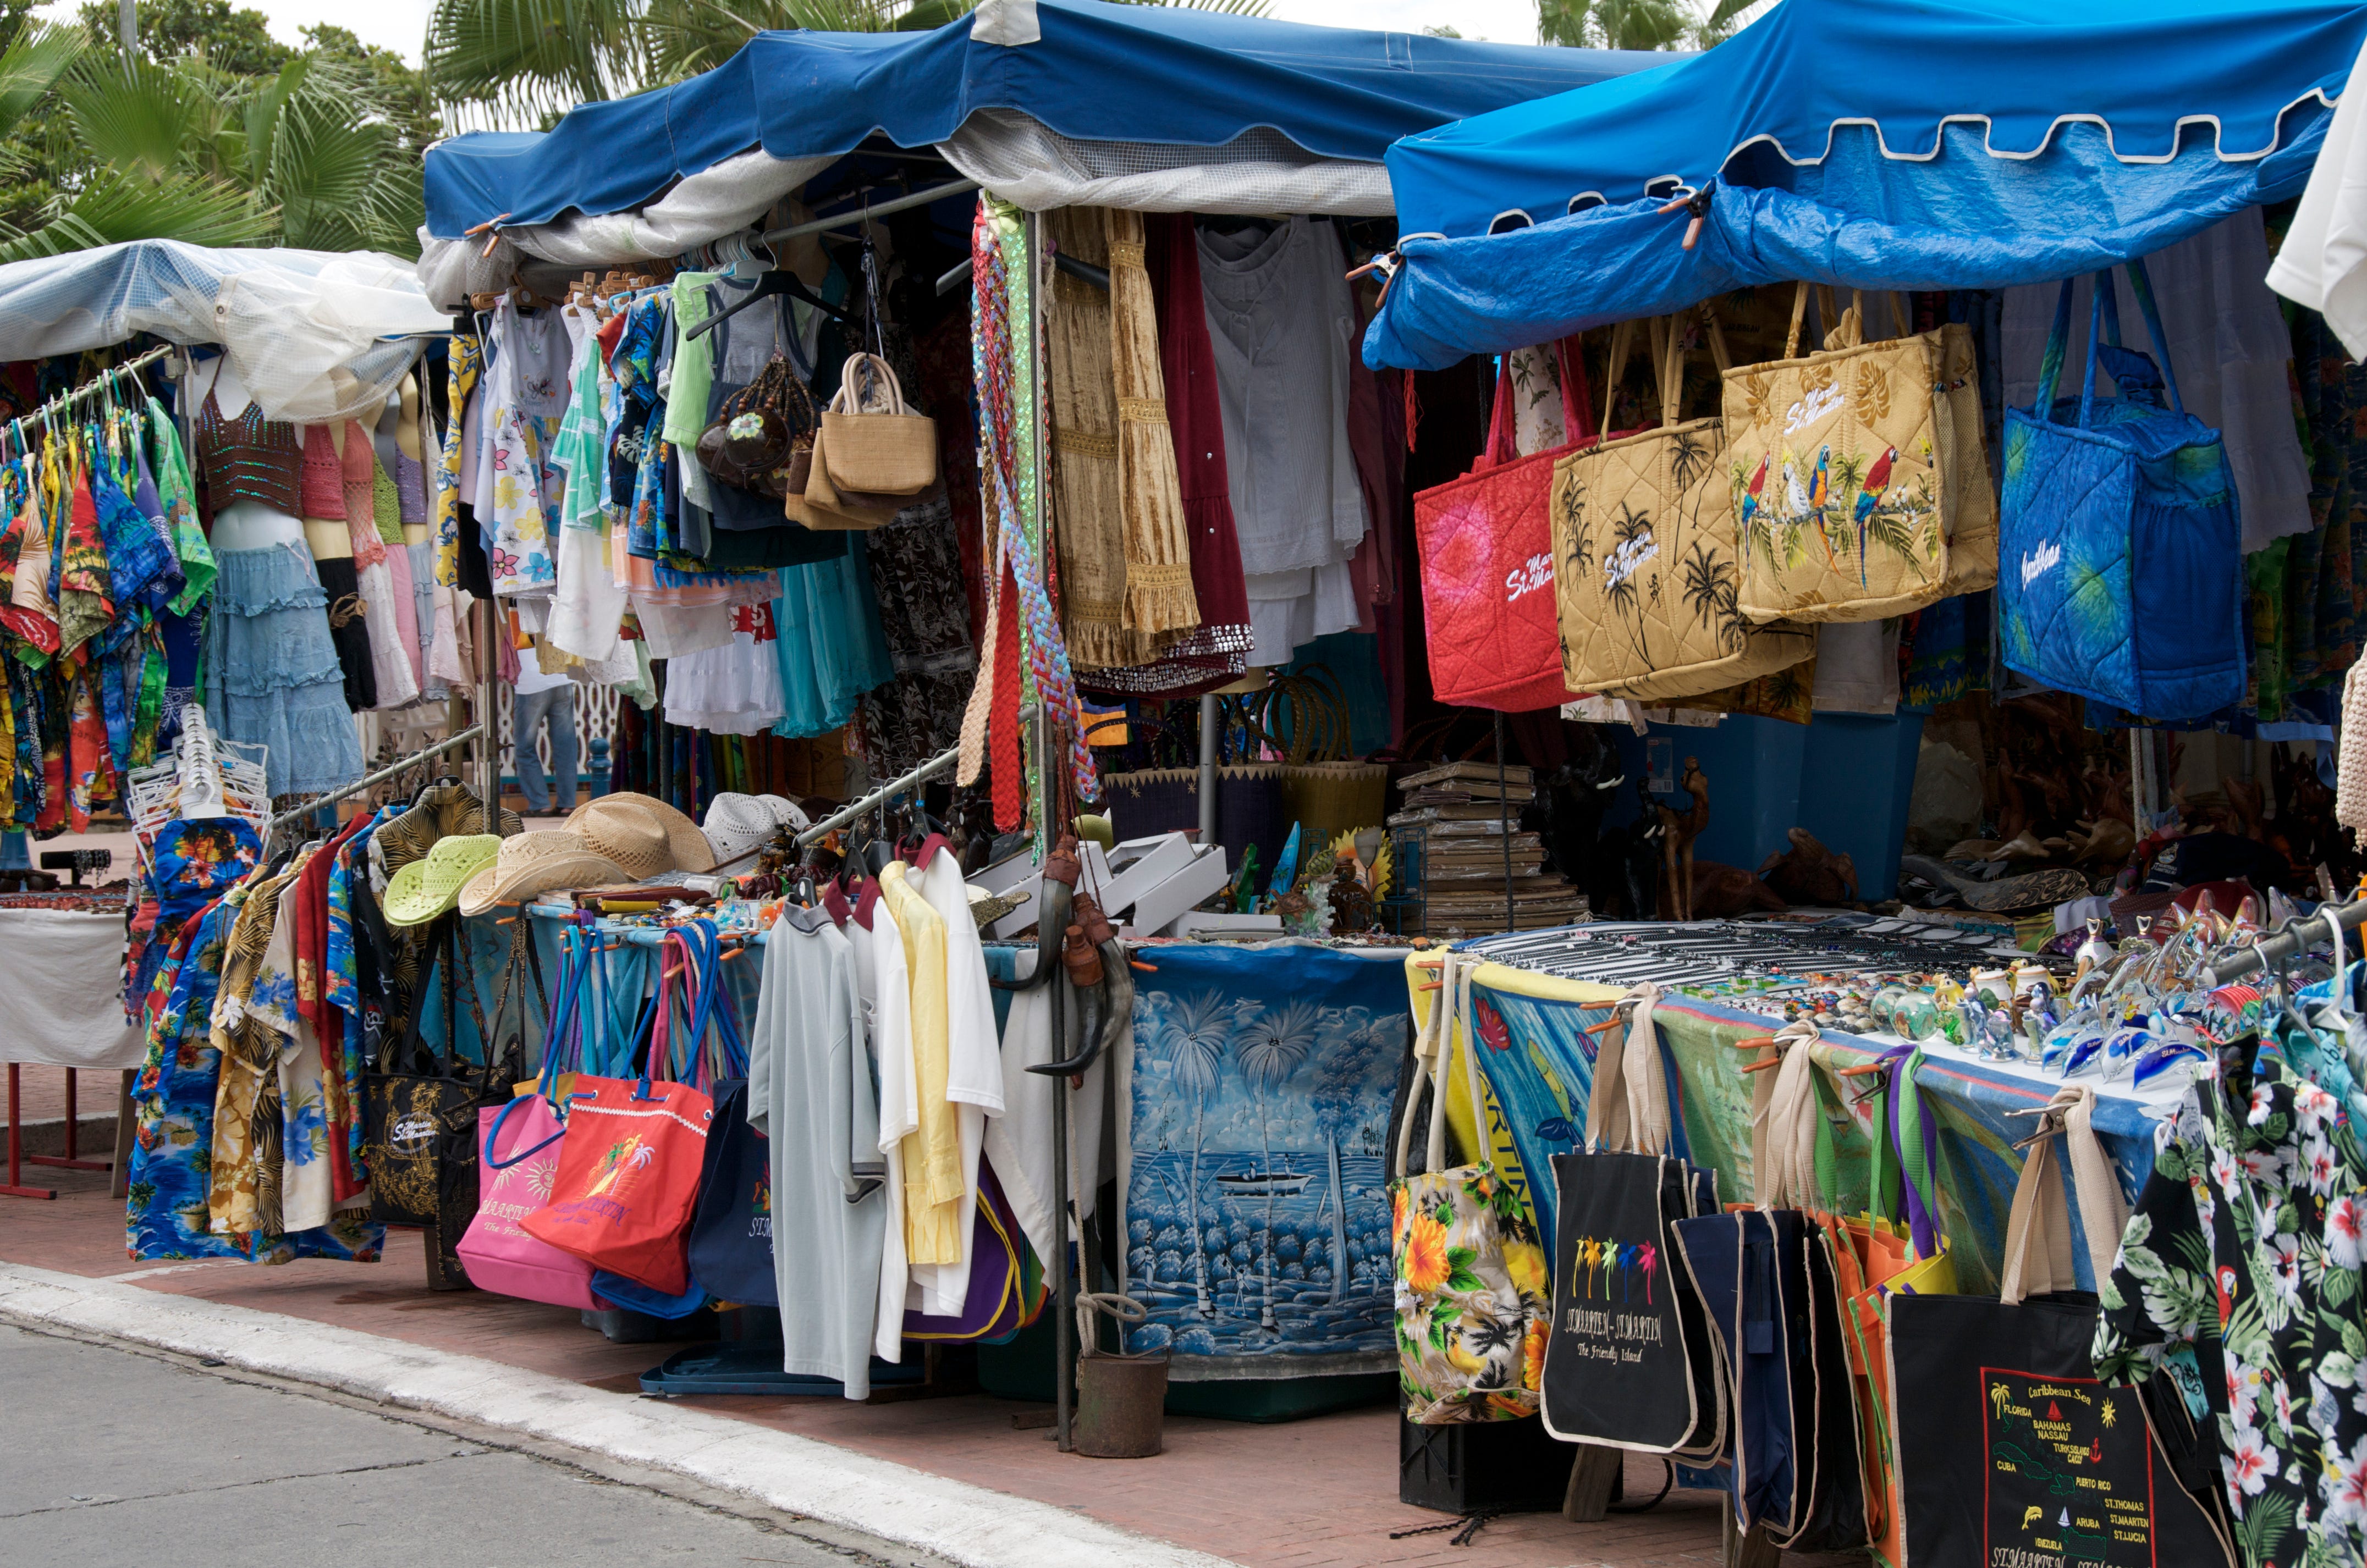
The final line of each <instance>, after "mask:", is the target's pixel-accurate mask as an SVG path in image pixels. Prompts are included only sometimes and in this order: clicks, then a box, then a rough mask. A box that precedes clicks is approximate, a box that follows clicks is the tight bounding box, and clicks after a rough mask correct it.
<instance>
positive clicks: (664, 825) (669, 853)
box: [565, 791, 715, 880]
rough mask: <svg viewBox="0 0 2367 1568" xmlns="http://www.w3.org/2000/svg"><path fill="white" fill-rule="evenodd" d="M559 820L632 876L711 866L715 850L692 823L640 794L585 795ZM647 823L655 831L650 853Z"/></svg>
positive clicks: (697, 869)
mask: <svg viewBox="0 0 2367 1568" xmlns="http://www.w3.org/2000/svg"><path fill="white" fill-rule="evenodd" d="M565 826H567V827H569V828H572V829H575V831H577V832H579V833H581V834H583V841H584V843H585V844H587V845H589V846H590V847H591V849H592V851H593V852H594V853H595V854H603V855H606V856H607V857H608V858H609V859H610V860H612V861H615V862H616V863H617V864H618V865H620V866H623V867H624V868H625V869H626V870H627V871H629V872H630V873H631V874H633V876H634V878H635V879H637V880H638V879H639V878H641V877H644V876H655V875H656V874H658V873H659V872H662V871H687V872H702V871H712V870H714V869H715V852H714V850H713V849H711V848H709V847H708V842H707V835H706V834H704V833H702V832H700V831H699V830H698V824H697V823H696V822H694V821H692V820H691V819H690V818H687V817H685V816H684V815H683V814H682V813H681V812H679V811H677V810H675V809H674V807H671V806H668V805H667V804H666V803H665V802H664V801H663V800H654V799H652V798H651V797H650V796H648V795H635V794H633V793H631V792H630V791H626V792H623V793H621V794H617V795H602V796H600V798H599V799H597V800H591V801H586V802H585V803H584V804H583V805H582V806H579V807H576V808H575V809H574V810H573V811H572V812H570V813H569V814H568V818H567V821H566V823H565ZM650 829H656V831H657V845H656V848H655V852H654V855H652V853H651V848H650V845H649V831H650Z"/></svg>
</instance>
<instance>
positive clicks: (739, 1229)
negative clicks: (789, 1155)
mask: <svg viewBox="0 0 2367 1568" xmlns="http://www.w3.org/2000/svg"><path fill="white" fill-rule="evenodd" d="M714 1125H715V1131H714V1132H713V1133H712V1134H709V1135H708V1140H707V1157H706V1160H705V1162H704V1164H703V1165H702V1167H701V1168H700V1170H699V1173H698V1207H697V1209H696V1210H695V1211H693V1213H692V1214H691V1220H690V1277H691V1278H692V1279H694V1280H697V1281H698V1283H699V1284H700V1285H702V1286H703V1287H705V1288H706V1291H707V1293H708V1295H710V1296H713V1297H714V1298H715V1299H716V1300H718V1301H725V1302H736V1303H739V1304H740V1305H742V1306H778V1305H780V1301H781V1298H780V1286H779V1284H778V1282H777V1280H776V1277H775V1276H774V1273H773V1152H772V1145H770V1144H769V1143H767V1142H766V1141H765V1140H764V1138H762V1137H760V1136H758V1135H757V1133H756V1130H755V1129H754V1128H753V1127H751V1126H749V1125H748V1080H747V1079H745V1078H725V1079H723V1080H721V1081H720V1082H719V1083H718V1084H717V1085H716V1088H715V1123H714Z"/></svg>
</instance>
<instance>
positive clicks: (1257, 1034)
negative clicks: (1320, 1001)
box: [1233, 1000, 1320, 1328]
mask: <svg viewBox="0 0 2367 1568" xmlns="http://www.w3.org/2000/svg"><path fill="white" fill-rule="evenodd" d="M1319 1016H1320V1015H1319V1013H1318V1012H1317V1011H1316V1009H1315V1005H1314V1004H1313V1003H1312V1002H1308V1001H1304V1000H1297V1001H1292V1002H1291V1003H1289V1004H1288V1005H1287V1006H1285V1007H1284V1008H1283V1009H1282V1010H1280V1011H1279V1012H1276V1011H1274V1010H1271V1009H1267V1010H1262V1011H1261V1012H1260V1013H1259V1014H1258V1016H1257V1019H1256V1020H1255V1021H1253V1022H1251V1024H1250V1025H1249V1027H1248V1028H1247V1029H1246V1030H1245V1031H1243V1032H1242V1033H1241V1034H1240V1037H1239V1038H1238V1040H1237V1041H1236V1043H1235V1044H1234V1047H1233V1050H1234V1055H1235V1056H1236V1057H1237V1058H1238V1059H1239V1061H1240V1066H1241V1075H1242V1076H1243V1077H1246V1078H1248V1079H1249V1080H1250V1089H1251V1091H1252V1092H1253V1093H1255V1094H1256V1096H1257V1106H1258V1144H1259V1146H1260V1148H1261V1149H1263V1152H1264V1156H1265V1173H1266V1174H1267V1175H1268V1176H1269V1177H1271V1176H1272V1175H1273V1173H1274V1141H1273V1139H1272V1137H1271V1136H1270V1135H1269V1132H1268V1122H1267V1118H1266V1095H1267V1094H1268V1093H1269V1092H1270V1091H1272V1090H1274V1089H1280V1088H1281V1087H1282V1086H1283V1084H1284V1083H1285V1082H1287V1081H1288V1080H1289V1078H1290V1076H1291V1075H1292V1074H1293V1073H1295V1072H1297V1070H1298V1065H1299V1064H1300V1063H1301V1062H1304V1061H1305V1060H1307V1054H1308V1051H1310V1050H1312V1049H1313V1048H1314V1045H1315V1025H1316V1021H1317V1020H1318V1018H1319ZM1264 1249H1265V1301H1264V1303H1263V1306H1262V1308H1261V1309H1260V1311H1259V1313H1258V1325H1259V1326H1260V1327H1261V1328H1272V1327H1273V1326H1274V1184H1273V1182H1271V1181H1268V1182H1267V1183H1266V1190H1265V1242H1264Z"/></svg>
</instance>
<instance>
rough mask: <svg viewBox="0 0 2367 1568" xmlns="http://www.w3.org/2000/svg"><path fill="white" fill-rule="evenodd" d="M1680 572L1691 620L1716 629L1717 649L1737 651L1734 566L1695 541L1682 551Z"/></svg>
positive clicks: (1739, 639)
mask: <svg viewBox="0 0 2367 1568" xmlns="http://www.w3.org/2000/svg"><path fill="white" fill-rule="evenodd" d="M1683 571H1684V595H1685V606H1686V608H1688V609H1690V610H1692V611H1693V619H1695V620H1696V621H1699V622H1700V623H1701V624H1702V625H1704V626H1714V627H1716V631H1717V640H1718V646H1719V647H1721V648H1723V649H1726V650H1727V651H1728V652H1730V653H1733V652H1739V651H1740V650H1741V647H1742V643H1743V641H1744V634H1743V630H1742V616H1741V609H1740V599H1741V595H1740V593H1739V592H1738V590H1737V587H1736V584H1735V581H1734V563H1733V562H1732V561H1728V560H1720V559H1718V558H1716V556H1713V555H1711V554H1710V552H1709V546H1708V545H1707V544H1706V543H1705V542H1704V541H1703V540H1700V539H1695V540H1694V541H1693V547H1692V548H1691V549H1690V550H1688V551H1686V552H1685V558H1684V566H1683Z"/></svg>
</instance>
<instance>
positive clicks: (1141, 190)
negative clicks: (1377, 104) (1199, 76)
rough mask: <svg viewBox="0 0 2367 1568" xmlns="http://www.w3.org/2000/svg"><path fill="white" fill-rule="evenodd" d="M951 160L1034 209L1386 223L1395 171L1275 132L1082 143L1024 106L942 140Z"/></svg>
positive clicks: (987, 114)
mask: <svg viewBox="0 0 2367 1568" xmlns="http://www.w3.org/2000/svg"><path fill="white" fill-rule="evenodd" d="M937 151H938V152H940V153H941V154H943V155H944V157H945V160H946V162H947V163H949V164H952V165H953V166H954V167H955V168H957V169H959V170H960V171H961V172H962V173H963V174H965V175H968V176H969V177H970V178H971V179H974V180H976V181H978V183H979V184H980V185H982V186H985V187H986V188H987V189H989V190H991V191H992V192H993V193H994V194H995V195H997V196H999V197H1002V199H1003V200H1005V201H1009V202H1015V203H1016V204H1018V205H1019V206H1021V207H1024V208H1026V209H1028V210H1030V211H1033V212H1041V211H1046V210H1048V209H1051V208H1055V207H1122V208H1127V209H1132V210H1134V211H1137V212H1307V213H1319V214H1322V215H1326V216H1338V217H1342V218H1385V217H1387V216H1388V215H1389V214H1390V213H1393V212H1395V211H1396V210H1397V205H1396V203H1395V201H1394V200H1393V199H1392V197H1390V194H1389V176H1388V172H1387V170H1386V169H1384V168H1383V167H1382V166H1381V165H1380V164H1356V163H1350V162H1348V161H1346V160H1344V159H1340V158H1326V157H1323V156H1321V155H1319V154H1318V153H1314V152H1308V150H1307V149H1306V148H1304V147H1301V146H1300V145H1299V144H1298V143H1297V142H1296V141H1292V140H1291V139H1290V138H1289V137H1287V136H1285V135H1284V134H1283V133H1282V132H1281V131H1279V130H1274V129H1273V128H1272V127H1270V126H1258V127H1255V128H1253V129H1251V130H1245V131H1243V132H1242V133H1241V134H1240V135H1239V136H1237V137H1235V138H1233V140H1232V141H1228V142H1226V143H1224V144H1223V145H1222V146H1217V147H1178V146H1172V145H1167V144H1164V143H1159V142H1150V141H1076V140H1074V139H1072V138H1070V137H1066V136H1063V135H1061V134H1060V133H1059V131H1056V130H1051V129H1049V128H1048V127H1047V126H1046V125H1044V124H1043V122H1042V121H1040V120H1037V119H1036V118H1034V117H1033V116H1030V115H1025V114H1022V113H1020V112H1018V111H1017V110H1015V109H979V110H977V111H975V112H973V113H972V114H971V115H970V117H969V118H968V119H966V120H964V121H962V125H961V129H960V130H957V131H955V132H954V134H953V135H952V137H951V138H949V139H948V140H946V141H940V142H938V143H937Z"/></svg>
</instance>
